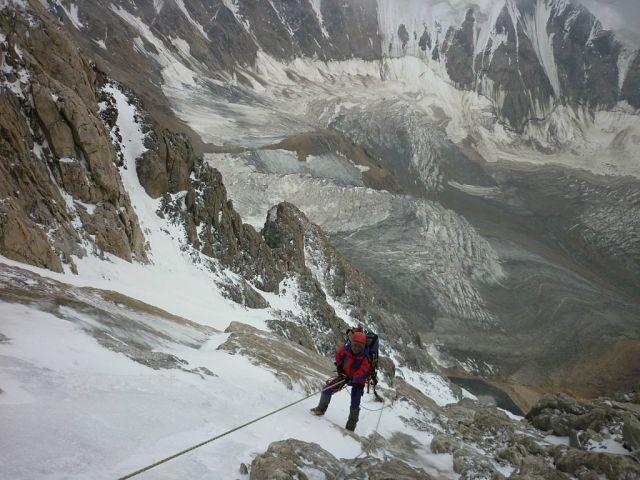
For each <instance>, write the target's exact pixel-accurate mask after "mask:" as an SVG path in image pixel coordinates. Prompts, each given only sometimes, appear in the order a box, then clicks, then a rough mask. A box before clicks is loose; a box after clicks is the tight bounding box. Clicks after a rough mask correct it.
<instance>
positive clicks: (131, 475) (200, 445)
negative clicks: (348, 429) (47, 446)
mask: <svg viewBox="0 0 640 480" xmlns="http://www.w3.org/2000/svg"><path fill="white" fill-rule="evenodd" d="M345 381H346V379H345V380H340V381H339V382H336V383H334V384H333V385H331V387H335V386H336V385H340V384H341V383H344V382H345ZM328 388H329V387H325V388H323V389H322V390H319V391H317V392H313V393H310V394H309V395H307V396H306V397H304V398H301V399H300V400H296V401H295V402H291V403H289V404H288V405H285V406H284V407H280V408H278V409H277V410H274V411H272V412H269V413H267V414H265V415H262V416H261V417H258V418H255V419H253V420H251V421H250V422H247V423H243V424H242V425H239V426H237V427H235V428H232V429H231V430H227V431H226V432H224V433H221V434H220V435H216V436H215V437H213V438H210V439H208V440H205V441H204V442H200V443H198V444H197V445H194V446H193V447H189V448H187V449H185V450H182V451H181V452H178V453H175V454H173V455H171V456H170V457H167V458H163V459H162V460H158V461H157V462H155V463H152V464H151V465H147V466H146V467H143V468H141V469H139V470H136V471H135V472H131V473H129V474H128V475H125V476H124V477H120V478H118V480H127V479H129V478H132V477H135V476H137V475H140V474H141V473H144V472H147V471H149V470H151V469H152V468H155V467H157V466H158V465H162V464H163V463H166V462H168V461H169V460H173V459H174V458H177V457H180V456H182V455H184V454H185V453H189V452H192V451H193V450H195V449H196V448H200V447H202V446H204V445H207V444H208V443H211V442H214V441H216V440H218V439H219V438H222V437H224V436H226V435H229V434H230V433H233V432H237V431H238V430H241V429H243V428H245V427H248V426H249V425H251V424H253V423H256V422H259V421H260V420H263V419H265V418H267V417H270V416H271V415H275V414H276V413H278V412H281V411H283V410H286V409H287V408H289V407H293V406H294V405H296V404H298V403H300V402H303V401H305V400H306V399H307V398H310V397H313V396H314V395H317V394H318V393H322V392H324V391H325V390H327V389H328Z"/></svg>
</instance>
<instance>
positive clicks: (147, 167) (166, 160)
mask: <svg viewBox="0 0 640 480" xmlns="http://www.w3.org/2000/svg"><path fill="white" fill-rule="evenodd" d="M145 146H146V147H147V148H148V150H147V151H146V152H145V153H144V154H143V155H142V157H141V158H140V159H139V160H138V162H137V164H136V169H137V173H138V178H139V179H140V183H141V184H142V186H143V187H144V189H145V191H146V192H147V194H148V195H149V196H150V197H152V198H158V197H160V196H161V195H162V194H163V193H165V192H169V193H178V192H181V191H184V190H187V189H188V188H189V187H190V184H191V182H190V180H189V175H190V174H191V172H192V171H193V169H194V167H195V164H196V156H195V154H194V152H193V146H192V145H191V142H190V141H189V139H188V138H187V137H186V136H185V135H183V134H176V133H173V132H171V131H169V130H166V129H164V130H161V129H160V128H159V126H156V127H155V128H151V129H150V130H149V133H148V134H147V137H146V139H145Z"/></svg>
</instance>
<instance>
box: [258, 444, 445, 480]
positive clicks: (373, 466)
mask: <svg viewBox="0 0 640 480" xmlns="http://www.w3.org/2000/svg"><path fill="white" fill-rule="evenodd" d="M312 474H313V475H316V476H318V475H323V476H324V478H335V477H336V476H337V475H338V474H340V478H344V479H345V480H347V479H350V480H355V479H358V478H369V479H372V480H382V479H390V478H393V479H394V480H431V479H433V477H432V476H431V475H428V474H427V473H426V472H425V471H424V470H422V469H420V468H415V467H411V466H409V465H408V464H406V463H404V462H402V461H400V460H396V459H389V460H379V459H377V458H375V457H369V456H367V457H364V458H362V459H354V460H346V459H342V460H339V459H337V458H336V457H334V456H333V455H331V454H330V453H329V452H327V451H326V450H324V449H323V448H321V447H320V445H318V444H315V443H307V442H302V441H300V440H296V439H289V440H283V441H281V442H274V443H272V444H271V445H269V448H268V449H267V451H266V452H264V453H262V454H260V455H258V456H257V457H256V458H255V459H254V460H253V462H251V469H250V476H249V478H250V479H251V480H276V479H277V480H280V479H281V480H285V479H290V478H299V479H301V480H307V479H309V478H311V477H310V475H312Z"/></svg>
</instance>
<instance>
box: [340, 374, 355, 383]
mask: <svg viewBox="0 0 640 480" xmlns="http://www.w3.org/2000/svg"><path fill="white" fill-rule="evenodd" d="M342 378H343V379H344V384H345V385H351V382H353V377H352V376H351V375H345V374H342Z"/></svg>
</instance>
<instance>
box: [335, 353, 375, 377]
mask: <svg viewBox="0 0 640 480" xmlns="http://www.w3.org/2000/svg"><path fill="white" fill-rule="evenodd" d="M365 353H366V352H365V351H364V350H363V351H362V353H361V354H360V355H356V354H355V353H353V352H352V351H351V345H350V344H348V343H347V344H345V345H343V346H341V347H340V349H339V350H338V352H337V353H336V365H342V369H343V371H344V373H345V375H349V376H350V377H353V382H352V384H353V385H362V386H364V384H365V383H366V382H367V375H369V367H370V366H371V364H370V362H369V357H367V355H365Z"/></svg>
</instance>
